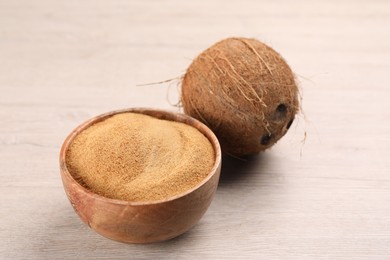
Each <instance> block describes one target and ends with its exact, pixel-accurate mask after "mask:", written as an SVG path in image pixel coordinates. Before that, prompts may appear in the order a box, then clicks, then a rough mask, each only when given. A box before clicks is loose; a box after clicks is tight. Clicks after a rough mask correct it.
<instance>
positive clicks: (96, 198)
mask: <svg viewBox="0 0 390 260" xmlns="http://www.w3.org/2000/svg"><path fill="white" fill-rule="evenodd" d="M126 112H133V113H141V114H146V115H150V116H153V117H155V118H160V119H165V120H170V121H177V122H182V123H185V124H188V125H191V126H193V127H195V128H196V129H198V130H199V131H200V132H201V133H203V134H204V135H205V136H206V137H207V138H208V139H209V141H210V142H211V144H212V145H213V148H214V151H215V163H214V166H213V168H212V169H211V171H210V173H209V174H208V175H207V177H206V178H205V179H204V180H203V181H202V182H201V183H199V184H198V185H197V186H196V187H194V188H193V189H191V190H188V191H186V192H184V193H182V194H180V195H178V196H175V197H171V198H166V199H164V200H160V201H152V202H129V201H123V200H117V199H110V198H107V197H103V196H100V195H98V194H96V193H93V192H92V191H90V190H88V189H87V188H84V187H83V186H82V185H80V184H79V183H78V182H77V181H76V180H75V179H74V178H73V177H72V175H71V174H70V173H69V170H68V168H67V163H66V153H67V151H68V148H69V145H70V143H71V142H72V141H73V139H74V138H75V137H76V136H77V135H78V134H79V133H80V132H81V131H83V130H84V129H86V128H88V127H89V126H91V125H93V124H95V123H97V122H99V121H103V120H105V119H107V118H109V117H111V116H113V115H115V114H118V113H126ZM60 168H61V178H62V182H63V185H64V189H65V192H66V194H67V196H68V198H69V200H70V203H71V204H72V206H73V208H74V210H75V211H76V213H77V214H78V215H79V216H80V218H81V219H82V220H83V222H84V223H86V224H87V225H88V226H89V227H90V228H92V229H93V230H95V231H96V232H97V233H99V234H101V235H103V236H105V237H107V238H110V239H113V240H116V241H120V242H125V243H150V242H157V241H164V240H168V239H171V238H174V237H176V236H179V235H180V234H182V233H184V232H186V231H187V230H189V229H190V228H191V227H192V226H194V225H195V224H196V223H197V222H198V221H199V219H200V218H201V217H202V216H203V214H204V213H205V212H206V210H207V208H208V207H209V205H210V203H211V201H212V199H213V196H214V193H215V191H216V189H217V186H218V181H219V175H220V171H221V149H220V145H219V143H218V140H217V138H216V137H215V135H214V134H213V132H212V131H211V130H210V129H209V128H207V127H206V126H205V125H204V124H202V123H201V122H199V121H197V120H196V119H194V118H191V117H189V116H186V115H183V114H177V113H171V112H166V111H161V110H153V109H142V108H131V109H125V110H118V111H113V112H109V113H106V114H103V115H100V116H97V117H95V118H92V119H91V120H89V121H87V122H85V123H84V124H82V125H80V126H79V127H77V128H76V129H75V130H73V132H72V133H71V134H70V135H69V136H68V137H67V138H66V140H65V142H64V144H63V145H62V148H61V152H60Z"/></svg>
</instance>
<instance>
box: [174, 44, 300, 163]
mask: <svg viewBox="0 0 390 260" xmlns="http://www.w3.org/2000/svg"><path fill="white" fill-rule="evenodd" d="M181 95H182V96H181V102H182V104H183V107H184V112H185V113H186V114H188V115H190V116H192V117H195V118H197V119H199V120H200V121H202V122H204V123H205V124H206V125H207V126H209V127H210V128H211V129H212V130H213V131H214V133H215V134H216V136H217V137H218V139H219V141H220V143H221V146H222V150H223V151H224V152H225V153H227V154H232V155H236V156H241V155H248V154H255V153H258V152H260V151H263V150H265V149H267V148H269V147H271V146H272V145H273V144H274V143H276V142H277V141H278V140H279V139H280V138H281V137H282V136H283V135H284V134H285V133H286V132H287V130H288V128H289V127H290V126H291V124H292V122H293V120H294V117H295V115H296V113H297V112H298V110H299V100H298V96H299V91H298V87H297V84H296V82H295V77H294V74H293V72H292V71H291V69H290V67H289V66H288V65H287V63H286V62H285V61H284V59H283V58H282V57H281V56H280V55H279V54H278V53H277V52H276V51H274V50H273V49H272V48H270V47H269V46H267V45H265V44H264V43H262V42H260V41H258V40H255V39H247V38H228V39H225V40H222V41H220V42H218V43H216V44H214V45H213V46H211V47H210V48H208V49H207V50H205V51H204V52H202V53H201V54H200V55H199V56H198V57H197V58H196V59H195V60H194V61H193V62H192V64H191V65H190V66H189V68H188V69H187V71H186V74H185V75H184V78H183V81H182V94H181Z"/></svg>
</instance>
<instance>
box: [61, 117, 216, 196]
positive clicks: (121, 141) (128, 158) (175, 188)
mask: <svg viewBox="0 0 390 260" xmlns="http://www.w3.org/2000/svg"><path fill="white" fill-rule="evenodd" d="M66 159H67V166H68V168H69V171H70V173H71V174H72V176H73V177H74V178H75V179H77V180H78V181H79V182H80V183H81V184H82V185H83V186H85V187H86V188H88V189H90V190H92V191H93V192H95V193H97V194H100V195H102V196H105V197H109V198H114V199H121V200H127V201H136V202H141V201H142V202H145V201H156V200H162V199H166V198H170V197H172V196H175V195H178V194H180V193H183V192H185V191H187V190H189V189H191V188H193V187H195V186H196V185H197V184H199V183H200V182H201V181H202V180H203V179H204V178H205V177H206V176H207V175H208V174H209V173H210V170H211V168H212V167H213V164H214V160H215V156H214V150H213V146H212V144H211V143H210V142H209V140H208V139H207V138H206V137H205V136H204V135H203V134H202V133H201V132H199V131H198V130H197V129H196V128H194V127H192V126H189V125H186V124H183V123H179V122H173V121H168V120H161V119H157V118H154V117H151V116H147V115H143V114H138V113H121V114H117V115H114V116H112V117H110V118H108V119H106V120H104V121H102V122H99V123H96V124H94V125H92V126H91V127H89V128H87V129H85V130H84V131H82V132H81V133H80V134H79V135H78V136H76V137H75V139H74V140H73V142H72V143H71V144H70V147H69V150H68V153H67V158H66Z"/></svg>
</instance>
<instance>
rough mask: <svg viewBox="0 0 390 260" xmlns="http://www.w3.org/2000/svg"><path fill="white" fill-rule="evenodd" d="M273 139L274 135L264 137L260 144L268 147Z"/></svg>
mask: <svg viewBox="0 0 390 260" xmlns="http://www.w3.org/2000/svg"><path fill="white" fill-rule="evenodd" d="M271 138H272V134H266V135H263V137H261V141H260V143H261V144H262V145H268V144H269V142H270V141H271Z"/></svg>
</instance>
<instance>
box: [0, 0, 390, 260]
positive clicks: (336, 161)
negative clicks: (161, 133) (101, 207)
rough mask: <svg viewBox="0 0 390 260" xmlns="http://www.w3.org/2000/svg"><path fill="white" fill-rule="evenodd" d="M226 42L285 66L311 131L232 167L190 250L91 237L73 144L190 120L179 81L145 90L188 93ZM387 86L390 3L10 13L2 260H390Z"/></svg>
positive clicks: (2, 145) (4, 15) (1, 169)
mask: <svg viewBox="0 0 390 260" xmlns="http://www.w3.org/2000/svg"><path fill="white" fill-rule="evenodd" d="M229 36H246V37H255V38H258V39H260V40H262V41H264V42H265V43H267V44H269V45H270V46H272V47H273V48H275V49H276V50H277V51H278V52H280V53H281V54H282V55H283V56H284V57H285V59H286V60H287V61H288V63H289V64H290V66H291V67H292V69H293V70H294V71H295V72H296V74H297V75H298V78H299V81H300V86H301V88H302V94H303V109H304V112H305V116H306V117H305V118H304V117H303V116H302V115H301V116H300V117H299V120H296V121H295V123H294V125H293V126H292V128H291V129H290V131H289V133H288V134H287V135H286V136H285V137H284V138H283V139H282V140H281V141H280V142H279V143H277V145H275V146H274V147H273V148H272V149H271V150H269V151H266V152H265V153H263V154H261V155H259V156H255V157H254V158H252V159H250V160H249V161H247V162H240V161H235V160H231V159H229V158H224V159H223V169H222V178H221V182H220V186H219V188H218V191H217V194H216V197H215V199H214V201H213V203H212V205H211V207H210V209H209V210H208V212H207V213H206V215H205V216H204V217H203V218H202V219H201V221H200V222H199V223H198V225H196V226H195V227H194V228H193V229H191V230H190V231H189V232H187V233H186V234H184V235H183V236H180V237H178V238H176V239H173V240H171V241H168V242H164V243H157V244H150V245H126V244H121V243H118V242H114V241H111V240H108V239H106V238H103V237H101V236H100V235H98V234H96V233H95V232H93V231H92V230H90V229H89V228H88V227H86V226H85V225H84V224H83V223H82V222H81V221H80V219H79V218H78V216H77V215H76V214H75V213H74V211H73V209H72V207H71V205H70V203H69V202H68V200H67V198H66V196H65V193H64V191H63V188H62V183H61V180H60V175H59V166H58V154H59V150H60V147H61V144H62V142H63V141H64V139H65V137H66V136H67V134H68V133H69V132H70V131H71V130H72V129H73V128H75V127H76V126H77V125H79V124H80V123H82V122H84V121H85V120H87V119H89V118H91V117H93V116H96V115H98V114H101V113H104V112H108V111H111V110H115V109H120V108H126V107H155V108H160V109H167V110H171V111H179V109H178V108H176V107H174V106H173V105H172V104H174V103H176V102H177V101H178V99H179V94H178V90H179V87H178V83H179V81H174V82H171V83H164V84H160V85H152V86H142V87H141V86H137V84H144V83H151V82H158V81H162V80H166V79H171V78H176V77H180V76H181V75H182V74H183V73H184V71H185V69H186V68H187V66H188V65H189V64H190V62H191V59H193V58H194V57H195V56H196V55H197V54H198V53H200V52H201V51H202V50H203V49H205V48H207V47H208V46H210V45H211V44H213V43H214V42H216V41H218V40H221V39H223V38H226V37H229ZM389 74H390V2H389V1H386V0H383V1H352V0H349V1H347V0H346V1H336V0H333V1H303V0H300V1H255V0H253V1H249V0H240V1H222V0H219V1H205V0H204V1H179V0H167V1H157V0H156V1H144V0H138V1H128V0H115V1H104V0H98V1H92V0H87V1H76V0H71V1H65V0H63V1H59V0H57V1H49V0H34V1H31V0H12V1H11V0H8V1H7V0H0V173H1V174H0V192H1V193H0V196H1V198H0V258H4V259H11V258H12V259H55V258H58V259H85V258H90V259H97V258H107V259H117V258H127V259H130V258H152V257H159V258H161V259H165V258H174V257H179V258H180V259H188V258H190V259H192V258H194V259H226V258H263V259H270V258H288V259H291V258H297V259H302V258H311V259H322V258H324V259H339V258H340V259H341V258H344V259H385V258H390V160H389V158H388V157H389V155H390V151H389V149H390V86H389V82H390V80H389ZM305 132H306V133H307V138H306V139H305V143H304V144H303V142H302V141H303V139H304V133H305Z"/></svg>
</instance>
